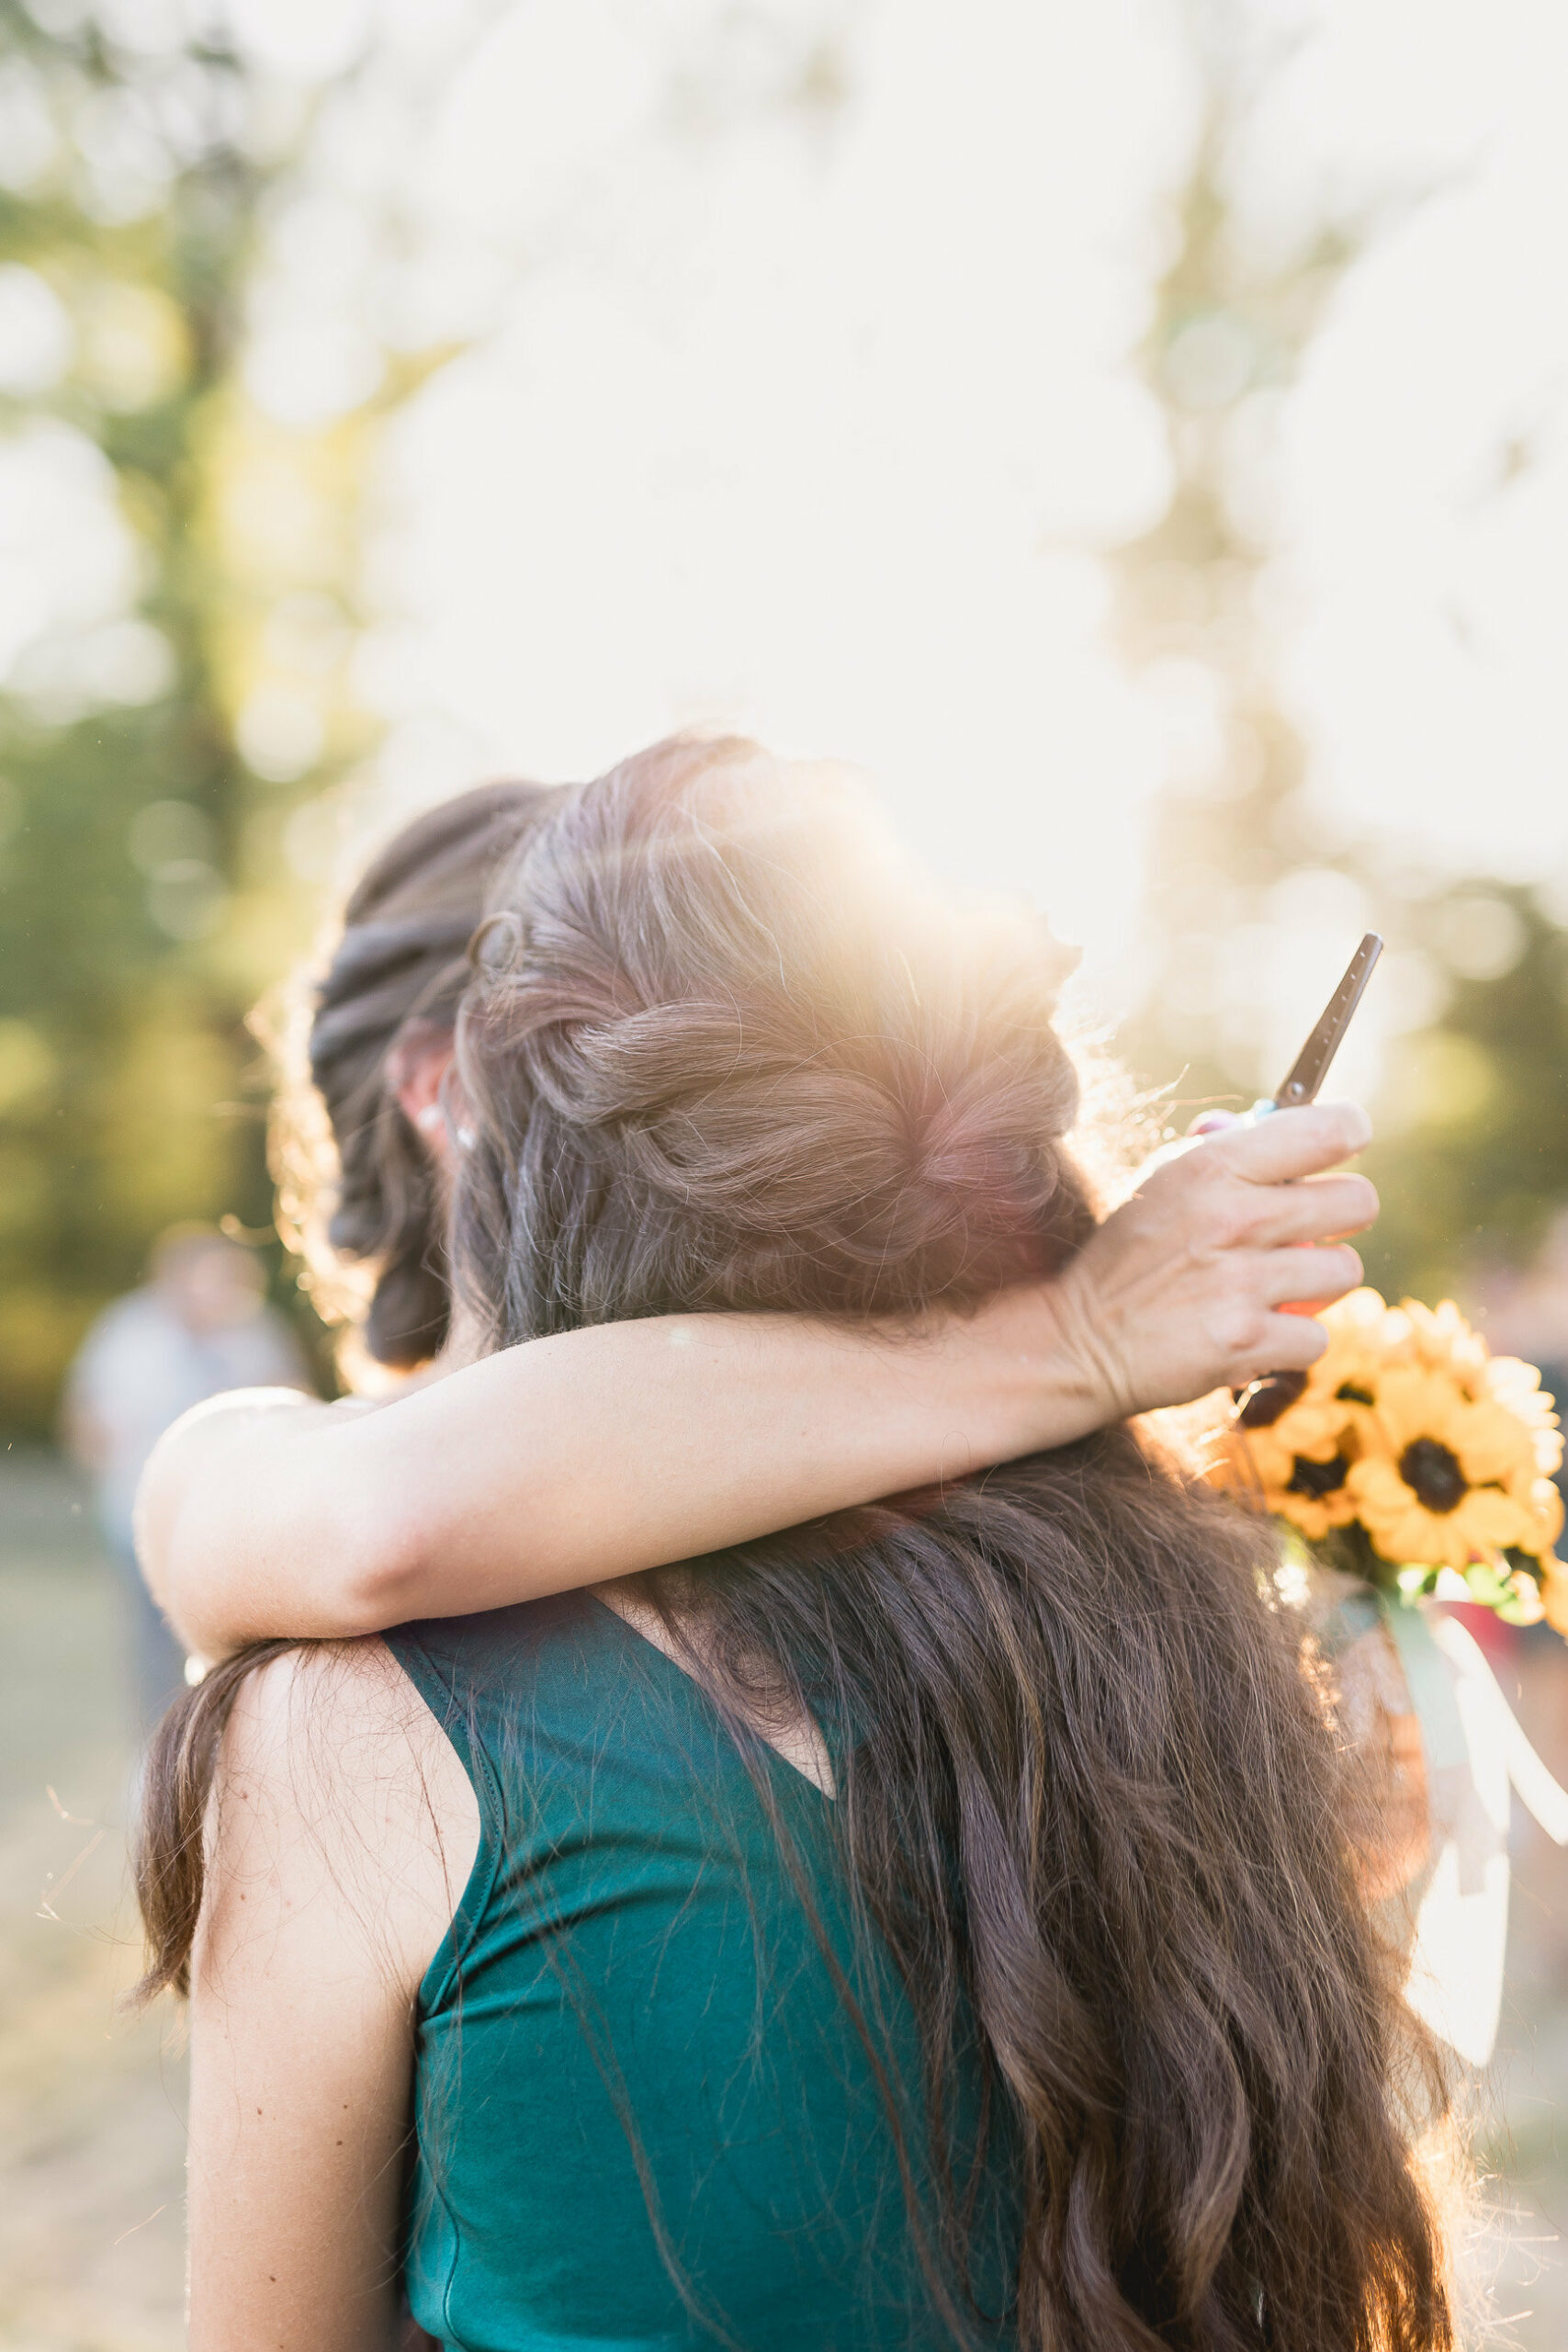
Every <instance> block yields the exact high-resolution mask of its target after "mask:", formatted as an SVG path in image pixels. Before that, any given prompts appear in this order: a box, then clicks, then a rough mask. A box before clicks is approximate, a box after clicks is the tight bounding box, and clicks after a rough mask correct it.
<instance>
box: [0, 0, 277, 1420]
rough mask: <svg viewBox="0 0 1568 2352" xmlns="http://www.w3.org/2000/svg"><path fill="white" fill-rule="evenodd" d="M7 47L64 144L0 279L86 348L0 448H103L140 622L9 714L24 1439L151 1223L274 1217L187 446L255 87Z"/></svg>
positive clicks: (238, 243)
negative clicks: (115, 151) (99, 155)
mask: <svg viewBox="0 0 1568 2352" xmlns="http://www.w3.org/2000/svg"><path fill="white" fill-rule="evenodd" d="M0 44H3V46H4V49H5V51H6V60H7V63H8V67H9V70H10V72H11V73H12V74H13V75H16V76H20V77H21V78H22V81H23V84H24V85H25V86H26V87H28V89H29V90H30V92H31V93H32V95H33V96H35V97H36V98H37V99H38V100H39V101H41V105H42V107H43V108H44V109H45V110H46V111H47V115H48V118H49V119H51V121H52V122H53V124H54V125H55V128H56V132H57V136H58V138H59V141H60V148H59V153H58V157H57V160H56V162H55V164H53V165H52V166H51V167H50V168H48V169H46V170H45V171H44V172H42V173H41V174H40V175H39V177H38V178H37V180H36V181H35V182H34V183H33V184H32V185H30V186H28V187H27V188H25V189H24V190H22V191H20V192H18V191H17V190H9V191H6V192H4V193H3V194H0V261H3V262H9V263H22V264H25V265H26V266H28V268H29V269H31V270H32V271H34V272H36V273H37V274H38V276H39V277H41V278H42V280H43V281H44V283H45V285H46V286H48V287H50V288H52V290H53V292H54V294H55V295H56V296H57V298H58V299H59V300H60V301H61V302H62V304H63V306H64V308H65V310H66V311H67V313H68V314H69V316H70V318H71V320H72V322H73V330H74V337H75V358H74V361H73V365H72V367H71V368H70V369H69V371H68V372H67V373H65V374H64V375H63V376H62V379H60V381H59V382H58V383H57V384H55V385H53V386H51V387H49V388H48V390H47V391H45V392H42V393H40V394H39V395H38V396H36V397H33V398H30V399H28V400H27V401H10V402H8V403H6V412H8V413H0V435H6V436H8V435H19V434H25V433H27V432H28V431H29V430H34V431H36V430H37V428H38V426H39V422H40V420H49V421H51V422H52V423H53V424H55V425H56V426H57V427H58V426H65V427H68V428H70V429H71V430H72V431H73V433H74V434H76V435H82V436H85V440H86V441H87V442H89V443H90V444H92V445H93V446H94V447H96V449H97V450H98V451H100V452H101V453H102V457H103V458H104V459H105V460H106V461H107V467H108V468H109V469H112V475H113V481H112V484H111V485H110V487H111V488H112V492H113V494H114V499H115V503H116V504H117V505H118V512H119V514H120V515H121V517H122V518H123V519H124V522H125V523H126V525H127V526H129V529H130V534H131V537H132V541H133V545H134V550H135V563H136V568H137V571H138V573H139V575H140V582H139V593H138V594H135V596H134V599H133V605H132V609H133V611H134V612H135V613H136V614H138V615H139V616H140V617H141V621H142V622H143V623H144V624H145V626H144V627H143V628H142V630H141V634H140V635H136V634H134V633H133V635H132V637H131V639H130V658H131V659H132V662H133V664H134V663H135V662H140V664H141V671H142V673H143V674H142V675H141V677H140V678H135V677H133V678H132V679H131V680H130V682H129V684H127V682H126V681H124V680H123V679H122V680H119V681H118V682H117V681H113V680H111V681H110V682H109V685H108V688H107V691H106V690H105V688H104V687H103V685H102V684H101V682H100V683H99V684H97V685H96V686H95V684H94V683H93V682H92V681H91V680H89V681H88V682H87V683H86V684H83V683H82V682H81V681H79V680H77V679H75V678H73V676H72V675H71V673H70V667H69V661H67V662H66V667H65V671H64V673H63V683H62V674H61V673H59V672H58V671H57V673H56V674H55V675H54V677H53V678H52V679H51V678H50V677H49V676H47V675H46V676H44V677H43V678H42V679H41V680H39V678H36V677H35V678H34V679H33V680H32V681H31V682H30V683H29V684H28V686H27V687H26V688H25V690H23V691H18V692H15V693H12V694H9V695H6V696H4V697H0V833H3V835H4V848H3V851H0V1193H3V1198H4V1207H3V1210H0V1419H3V1420H4V1421H6V1423H8V1424H12V1425H17V1426H20V1427H24V1428H31V1429H37V1428H39V1427H40V1426H45V1425H47V1421H48V1419H49V1416H50V1414H51V1408H52V1401H53V1397H54V1394H55V1391H56V1388H57V1385H58V1381H59V1378H60V1375H61V1374H62V1370H63V1367H64V1364H65V1363H66V1361H67V1360H68V1358H69V1355H70V1353H71V1351H72V1349H73V1346H74V1344H75V1342H76V1340H77V1339H78V1337H79V1335H80V1333H81V1330H82V1329H83V1328H84V1326H85V1323H86V1321H87V1320H88V1318H89V1317H91V1315H92V1314H93V1313H94V1312H95V1311H96V1308H97V1307H98V1306H101V1305H102V1304H103V1302H104V1301H105V1300H106V1298H107V1297H109V1296H111V1295H114V1294H115V1293H116V1292H117V1291H118V1290H121V1289H124V1288H125V1287H127V1286H128V1285H129V1284H130V1283H132V1282H133V1281H134V1280H136V1279H137V1277H138V1275H139V1272H140V1269H141V1261H142V1257H143V1254H144V1251H145V1249H146V1246H147V1243H148V1241H149V1239H150V1238H152V1234H154V1233H155V1232H156V1231H157V1229H158V1228H159V1227H160V1226H162V1225H164V1224H166V1223H167V1222H169V1221H170V1220H171V1219H174V1218H176V1217H190V1216H198V1217H217V1216H222V1215H224V1214H225V1213H232V1214H234V1215H236V1216H238V1217H239V1218H240V1220H241V1221H242V1222H243V1224H244V1225H246V1226H247V1227H256V1226H265V1224H266V1223H267V1222H268V1220H269V1216H270V1210H269V1205H268V1188H267V1181H266V1175H265V1165H264V1159H263V1151H262V1142H261V1126H260V1121H259V1116H258V1115H257V1114H256V1112H255V1111H254V1108H253V1109H251V1110H246V1111H242V1112H238V1113H236V1112H235V1111H234V1110H233V1109H232V1108H225V1107H224V1106H226V1105H228V1106H232V1105H233V1104H234V1103H235V1102H236V1098H237V1097H239V1095H240V1094H241V1093H242V1091H243V1083H244V1077H245V1071H246V1069H247V1067H248V1066H249V1064H250V1063H251V1062H252V1061H253V1060H254V1049H253V1048H252V1047H251V1046H250V1045H249V1043H248V1041H247V1039H246V1037H245V1035H244V1032H243V1015H244V1012H245V1009H246V996H247V993H248V991H247V990H246V989H245V988H244V987H243V984H242V983H241V981H240V979H239V978H238V977H237V976H236V975H235V974H233V973H232V972H231V970H229V969H227V968H226V967H225V964H224V962H223V960H222V958H221V956H220V953H219V951H218V947H217V944H216V940H215V931H216V927H217V923H218V921H219V920H220V912H221V909H222V907H223V905H224V901H225V895H226V893H227V891H228V890H229V888H231V886H232V884H233V883H234V881H235V879H236V878H237V876H236V860H237V856H238V854H239V849H240V843H241V836H242V830H243V816H244V809H245V803H246V799H247V796H248V794H249V792H250V789H251V786H250V783H249V779H248V777H247V775H246V773H245V771H244V768H243V763H241V762H240V760H239V759H238V757H237V755H236V752H235V751H234V747H233V742H232V738H231V727H230V721H229V717H228V713H227V711H226V709H225V707H224V705H223V701H222V698H221V695H220V692H219V688H218V684H217V681H216V678H215V665H214V659H213V650H212V639H213V630H214V626H215V621H216V620H217V619H218V618H219V617H220V615H221V612H222V606H223V586H224V583H223V581H222V578H221V576H220V570H219V567H218V565H217V563H216V561H215V559H214V554H213V549H212V545H211V539H210V534H209V528H208V525H207V512H206V510H207V506H208V503H209V495H210V485H209V481H208V478H207V460H206V458H205V457H204V449H203V435H204V425H205V424H206V421H207V420H208V418H209V415H210V413H211V412H212V409H213V406H214V403H215V402H216V401H218V400H219V399H220V394H221V390H222V387H223V385H224V382H225V379H226V375H227V372H228V370H229V368H230V367H231V360H232V355H233V352H234V349H235V345H236V343H237V340H238V333H239V324H240V308H241V301H242V295H243V284H244V277H245V270H246V265H247V260H248V256H249V249H250V243H251V239H252V236H253V233H254V231H253V223H254V218H255V208H256V203H257V200H258V197H259V195H260V193H261V190H262V187H263V184H264V181H265V171H264V169H263V167H262V166H261V165H259V164H255V163H254V162H253V161H251V160H249V159H248V158H247V156H246V155H245V153H243V150H242V148H241V146H240V144H239V143H238V141H237V139H236V137H235V135H234V129H233V126H235V125H236V124H237V123H239V122H240V121H241V120H242V119H243V113H244V106H245V91H244V87H243V74H242V71H241V68H240V66H239V64H238V62H237V61H236V60H235V59H234V58H233V57H232V56H231V55H229V54H227V53H225V52H223V51H220V50H217V49H214V48H212V47H210V46H205V45H192V46H189V47H187V48H186V50H185V51H183V52H182V53H181V54H180V55H179V56H177V57H175V58H173V59H165V60H162V61H158V62H157V63H156V64H155V65H154V64H153V63H151V62H148V61H146V60H138V59H129V60H128V59H125V58H122V57H120V56H118V54H117V53H116V52H115V51H113V49H112V48H111V47H110V45H109V44H108V43H107V41H106V40H105V39H104V38H103V37H102V35H101V34H100V33H99V32H98V31H97V29H96V28H95V27H94V25H93V24H92V23H91V21H89V22H88V23H87V24H86V25H85V27H84V28H81V29H79V30H76V31H73V32H63V33H51V32H46V31H45V30H43V29H42V28H41V27H40V25H39V23H38V22H37V21H35V20H34V18H33V17H31V16H29V15H28V13H27V12H26V11H24V10H23V9H22V8H20V7H19V6H17V5H15V0H5V5H4V6H0ZM176 71H177V73H178V74H179V77H180V78H179V81H178V85H177V90H176V85H175V81H174V79H173V76H174V75H175V72H176ZM176 95H177V96H178V97H179V100H180V107H179V109H176V108H175V104H174V100H175V96H176ZM106 102H107V103H110V104H113V105H118V106H122V107H126V108H128V109H131V110H133V111H132V112H131V113H130V114H128V115H127V117H126V119H127V120H134V121H135V123H136V124H137V125H138V126H139V129H140V131H141V134H142V136H143V137H144V139H145V141H149V142H151V151H150V153H149V154H148V156H147V163H148V167H149V169H150V170H151V171H152V172H153V173H154V174H155V175H157V176H158V177H159V178H161V180H162V187H161V190H160V191H159V192H158V193H157V194H156V196H155V200H154V201H153V202H152V205H151V206H150V207H148V208H146V209H139V208H133V209H132V217H130V218H123V219H119V218H116V217H115V214H116V211H117V209H126V207H125V206H124V205H123V204H122V205H121V206H120V207H118V208H117V205H116V203H115V202H114V200H113V198H112V194H111V193H109V192H106V190H105V189H104V188H103V187H101V186H98V187H96V186H95V185H94V183H93V180H92V175H91V172H90V170H89V169H88V164H87V163H85V162H84V158H83V154H82V153H81V151H80V148H79V145H78V127H79V126H80V125H81V124H82V122H83V121H84V119H87V110H88V109H91V108H93V107H97V108H98V109H99V117H98V119H99V120H100V121H101V119H102V114H101V109H102V107H103V105H104V104H105V103H106ZM88 161H89V162H90V158H89V159H88ZM152 631H156V635H152V633H151V632H152ZM70 650H71V649H70V647H69V645H67V646H66V648H65V652H66V655H67V656H69V654H70ZM124 659H125V655H124V654H123V652H122V656H121V660H122V666H123V662H124ZM160 669H162V670H163V671H164V673H165V674H164V675H162V676H161V675H159V674H158V673H159V671H160ZM128 695H134V699H129V698H128ZM152 808H157V809H159V810H160V812H161V814H160V816H159V817H157V818H154V820H152V824H151V828H149V824H148V820H146V819H145V818H144V816H143V812H144V811H146V810H147V809H152ZM138 820H141V835H142V838H141V840H140V841H139V840H138V837H137V827H138ZM160 827H161V832H160Z"/></svg>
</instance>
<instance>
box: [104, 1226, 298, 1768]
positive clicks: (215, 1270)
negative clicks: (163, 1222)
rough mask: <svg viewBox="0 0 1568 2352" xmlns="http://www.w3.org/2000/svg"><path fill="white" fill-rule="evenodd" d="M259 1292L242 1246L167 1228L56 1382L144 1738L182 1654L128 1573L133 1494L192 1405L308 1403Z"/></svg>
mask: <svg viewBox="0 0 1568 2352" xmlns="http://www.w3.org/2000/svg"><path fill="white" fill-rule="evenodd" d="M310 1385H311V1384H310V1375H309V1373H308V1372H307V1370H306V1365H305V1359H304V1355H303V1352H302V1351H301V1349H300V1347H299V1341H298V1340H296V1338H295V1336H294V1334H293V1332H292V1331H291V1330H290V1329H289V1327H288V1323H287V1322H286V1321H285V1320H284V1318H283V1317H282V1316H281V1315H279V1314H278V1313H277V1311H276V1308H275V1307H272V1306H268V1305H267V1303H266V1299H265V1274H264V1272H263V1268H262V1264H261V1261H260V1260H259V1259H258V1258H257V1257H256V1255H255V1253H254V1251H253V1250H247V1249H246V1248H245V1247H244V1246H243V1244H242V1243H241V1242H238V1241H234V1240H231V1238H229V1236H228V1235H227V1234H224V1233H220V1232H218V1231H216V1230H214V1229H213V1228H212V1227H208V1226H199V1225H176V1226H171V1227H169V1229H168V1231H167V1232H165V1233H163V1234H160V1236H159V1237H158V1239H157V1240H156V1241H155V1242H154V1243H153V1245H152V1253H151V1256H150V1258H149V1260H148V1268H147V1281H146V1282H145V1283H144V1284H143V1285H142V1287H141V1289H140V1290H134V1291H131V1292H130V1294H129V1295H127V1296H126V1297H124V1298H119V1299H116V1300H115V1302H114V1304H113V1305H112V1306H107V1307H106V1308H105V1309H104V1311H103V1313H102V1314H101V1315H100V1316H99V1317H98V1318H97V1320H96V1322H95V1323H94V1324H93V1326H92V1329H90V1330H89V1331H88V1333H87V1336H86V1338H85V1340H84V1341H83V1343H82V1346H81V1348H80V1350H79V1351H78V1353H77V1355H76V1359H75V1362H74V1363H73V1365H72V1367H71V1372H70V1374H69V1377H68V1380H67V1383H66V1390H65V1400H64V1408H63V1417H62V1419H63V1426H62V1436H63V1439H64V1442H65V1445H66V1448H67V1450H68V1451H69V1453H71V1454H72V1455H73V1458H74V1460H75V1461H76V1462H77V1463H78V1464H80V1465H81V1467H82V1468H83V1469H84V1470H85V1471H86V1473H87V1475H88V1476H89V1477H90V1478H91V1479H92V1480H93V1482H94V1486H95V1487H96V1498H97V1507H98V1518H99V1522H100V1524H101V1526H102V1529H103V1532H104V1538H105V1541H106V1543H107V1545H108V1549H109V1552H110V1555H111V1556H112V1558H113V1560H114V1562H115V1565H116V1566H117V1568H118V1570H119V1572H120V1580H121V1583H122V1585H123V1587H124V1590H125V1597H126V1605H127V1608H128V1610H129V1611H130V1662H131V1667H132V1671H133V1675H134V1680H135V1689H136V1700H137V1706H138V1709H139V1712H140V1714H141V1722H142V1724H143V1727H144V1728H145V1727H147V1726H149V1725H151V1724H153V1723H155V1722H156V1721H157V1719H158V1717H159V1715H161V1714H162V1713H163V1712H164V1708H165V1707H166V1706H167V1705H168V1703H169V1701H170V1700H171V1699H172V1698H173V1697H174V1696H175V1692H176V1691H178V1690H179V1689H180V1688H181V1687H182V1684H183V1682H184V1677H185V1653H184V1650H183V1649H182V1648H181V1646H180V1645H179V1644H178V1642H176V1640H175V1636H174V1634H172V1633H171V1632H170V1630H169V1626H168V1623H167V1621H166V1619H165V1618H164V1613H163V1611H162V1610H160V1609H159V1608H158V1606H157V1604H156V1603H155V1602H154V1601H153V1600H152V1596H151V1595H150V1594H149V1592H148V1590H147V1588H146V1585H145V1584H144V1583H143V1581H142V1579H141V1575H140V1573H139V1572H138V1569H137V1566H136V1553H135V1546H134V1543H133V1540H132V1533H131V1511H132V1506H133V1503H134V1501H135V1497H136V1488H137V1484H138V1481H139V1480H140V1478H141V1473H142V1470H143V1468H144V1467H145V1465H146V1463H147V1458H148V1456H149V1455H150V1454H151V1453H152V1449H153V1447H154V1446H155V1445H156V1444H157V1442H158V1440H159V1439H160V1438H161V1437H162V1436H163V1434H164V1430H166V1429H168V1428H169V1427H170V1426H171V1424H172V1423H174V1422H175V1421H177V1420H178V1419H180V1417H181V1415H182V1414H184V1413H187V1412H188V1411H189V1410H190V1408H191V1407H192V1406H193V1405H200V1404H203V1403H205V1402H206V1401H207V1400H208V1399H209V1397H218V1396H221V1395H223V1394H224V1393H225V1392H226V1391H228V1390H230V1389H234V1388H257V1387H262V1388H274V1389H276V1388H287V1389H296V1390H303V1391H306V1392H307V1393H309V1391H310Z"/></svg>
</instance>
